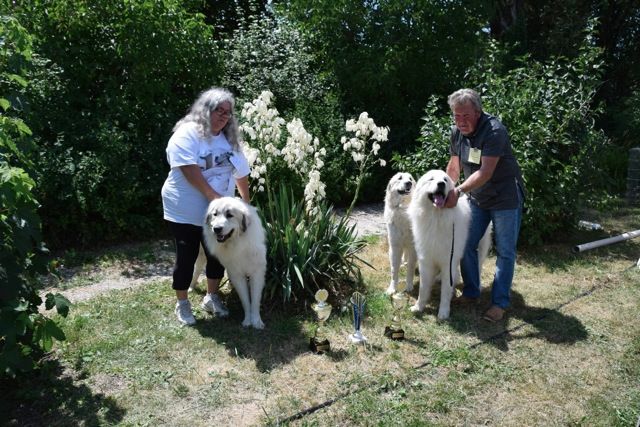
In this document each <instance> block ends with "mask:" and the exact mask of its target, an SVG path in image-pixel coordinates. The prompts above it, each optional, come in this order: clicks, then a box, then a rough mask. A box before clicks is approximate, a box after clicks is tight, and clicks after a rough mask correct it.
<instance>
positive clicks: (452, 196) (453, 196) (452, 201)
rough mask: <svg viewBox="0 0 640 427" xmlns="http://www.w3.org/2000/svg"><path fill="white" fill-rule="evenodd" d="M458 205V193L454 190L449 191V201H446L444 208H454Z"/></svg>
mask: <svg viewBox="0 0 640 427" xmlns="http://www.w3.org/2000/svg"><path fill="white" fill-rule="evenodd" d="M457 204H458V192H457V191H456V189H455V188H454V189H453V190H451V191H449V194H447V199H446V200H445V201H444V206H443V208H454V207H456V205H457Z"/></svg>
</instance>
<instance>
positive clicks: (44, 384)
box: [0, 361, 125, 427]
mask: <svg viewBox="0 0 640 427" xmlns="http://www.w3.org/2000/svg"><path fill="white" fill-rule="evenodd" d="M0 396H2V399H0V414H2V415H1V416H0V417H1V418H2V420H1V421H0V424H1V425H6V426H20V427H28V426H78V425H84V426H97V425H115V424H118V423H119V422H120V421H122V419H123V417H124V414H125V410H124V409H123V408H122V407H120V406H119V405H118V404H117V403H116V401H115V399H113V398H111V397H107V396H104V395H103V394H102V393H92V391H91V389H90V388H89V387H87V386H86V385H84V384H81V383H79V382H78V381H76V379H74V378H73V377H72V376H71V375H69V373H68V372H67V371H65V370H64V368H63V367H62V366H61V365H60V364H59V362H57V361H48V362H46V363H45V365H44V367H43V368H42V369H41V370H39V371H35V372H32V373H31V374H28V375H26V376H23V377H20V378H19V379H15V380H2V381H0Z"/></svg>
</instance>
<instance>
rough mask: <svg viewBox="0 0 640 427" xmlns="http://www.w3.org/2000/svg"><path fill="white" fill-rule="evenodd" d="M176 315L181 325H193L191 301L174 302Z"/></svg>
mask: <svg viewBox="0 0 640 427" xmlns="http://www.w3.org/2000/svg"><path fill="white" fill-rule="evenodd" d="M175 312H176V316H177V317H178V321H179V322H180V323H182V324H183V325H195V324H196V318H195V317H193V313H192V312H191V303H190V302H189V301H187V302H186V303H184V304H180V303H179V302H178V303H176V309H175Z"/></svg>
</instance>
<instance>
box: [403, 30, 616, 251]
mask: <svg viewBox="0 0 640 427" xmlns="http://www.w3.org/2000/svg"><path fill="white" fill-rule="evenodd" d="M591 36H592V34H591V33H590V32H588V33H587V37H586V39H585V40H584V41H583V45H582V47H581V48H580V52H581V53H580V55H579V56H578V57H577V58H576V59H574V60H572V61H570V60H567V59H565V58H555V59H552V60H550V61H548V62H546V63H542V62H539V61H533V60H532V58H531V57H529V56H523V57H520V58H517V60H516V61H517V64H518V66H517V67H514V68H512V69H510V70H503V69H501V68H502V64H503V63H504V62H503V61H502V59H503V56H504V55H505V51H504V50H502V49H500V48H499V47H498V46H497V45H495V44H493V45H491V46H490V48H489V50H488V52H487V54H486V55H485V56H484V60H483V61H482V63H481V64H480V66H479V67H477V68H476V69H475V70H473V72H472V73H470V75H469V81H470V82H473V84H472V85H471V86H472V87H474V88H476V89H477V90H478V91H479V92H480V93H481V94H482V97H483V108H484V110H485V111H487V112H488V113H490V114H493V115H495V116H497V117H499V118H500V119H501V120H502V121H503V123H504V124H505V125H506V127H507V129H508V131H509V134H510V137H511V141H512V145H513V147H514V153H515V155H516V157H517V158H518V162H519V163H520V167H521V169H522V172H523V176H524V180H525V185H526V188H527V193H528V194H527V199H526V202H525V206H526V215H524V218H523V231H522V235H523V238H524V239H523V240H525V241H526V242H528V243H530V244H541V243H542V242H543V241H544V240H545V239H548V238H550V237H552V236H553V237H554V238H555V239H557V238H558V237H559V236H558V234H560V235H562V234H564V232H566V231H567V230H570V229H572V227H574V226H575V224H576V223H577V217H578V215H579V214H580V212H581V209H582V208H584V207H586V206H599V205H602V204H603V200H604V202H605V203H606V200H608V196H607V195H608V194H611V190H612V189H613V188H615V186H616V182H615V180H614V179H612V178H610V177H609V176H608V175H607V174H603V173H602V170H606V157H602V156H601V153H607V152H608V151H609V150H611V142H610V141H609V140H608V139H607V137H606V136H605V135H604V133H603V132H602V131H601V130H599V129H597V128H596V127H595V120H594V119H595V117H596V114H597V113H598V109H597V108H596V107H595V106H594V97H595V93H596V90H597V88H598V86H599V84H600V77H601V74H602V60H601V51H600V49H598V48H597V47H595V46H593V44H592V42H591V40H592V38H591ZM423 120H424V124H423V126H422V128H421V137H420V144H421V145H420V147H418V148H417V150H416V151H415V152H414V153H412V154H411V155H409V156H400V155H396V156H395V157H394V164H395V165H396V167H397V168H399V169H402V170H407V171H410V172H411V173H413V174H414V175H417V176H419V175H421V174H422V173H423V172H424V171H426V170H429V169H444V168H445V167H446V164H447V161H448V158H449V143H450V134H451V119H450V112H449V111H448V106H447V107H442V108H439V104H438V100H437V99H435V98H433V99H431V100H430V102H429V104H428V106H427V108H426V109H425V117H424V118H423Z"/></svg>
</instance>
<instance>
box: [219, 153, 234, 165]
mask: <svg viewBox="0 0 640 427" xmlns="http://www.w3.org/2000/svg"><path fill="white" fill-rule="evenodd" d="M232 156H233V153H232V152H230V151H227V152H226V153H222V154H220V155H218V156H216V166H233V165H232V164H231V161H229V159H230V158H231V157H232Z"/></svg>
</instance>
